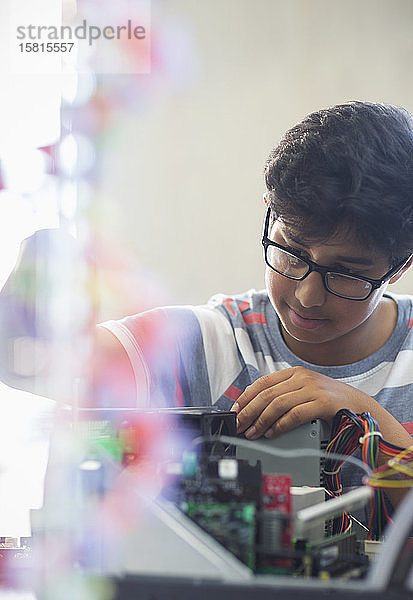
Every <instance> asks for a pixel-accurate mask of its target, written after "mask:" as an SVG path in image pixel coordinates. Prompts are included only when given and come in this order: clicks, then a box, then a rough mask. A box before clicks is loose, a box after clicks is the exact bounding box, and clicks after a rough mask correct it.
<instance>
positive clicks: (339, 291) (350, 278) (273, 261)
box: [262, 208, 410, 300]
mask: <svg viewBox="0 0 413 600" xmlns="http://www.w3.org/2000/svg"><path fill="white" fill-rule="evenodd" d="M270 216H271V208H268V210H267V214H266V217H265V224H264V233H263V236H262V245H263V247H264V256H265V262H266V263H267V265H268V266H269V267H271V269H273V270H274V271H276V272H277V273H279V274H280V275H283V276H284V277H288V279H294V280H295V281H302V280H303V279H305V278H306V277H307V276H308V275H309V274H310V273H312V272H313V271H316V272H317V273H320V275H321V277H322V279H323V284H324V287H325V288H326V290H327V291H329V292H331V294H334V295H335V296H338V297H339V298H345V299H347V300H367V298H368V297H369V296H370V294H372V292H373V291H374V290H376V289H377V288H379V287H381V286H382V285H383V283H385V282H386V281H388V280H389V279H390V278H391V277H392V276H393V275H395V274H396V273H397V272H398V271H400V269H401V268H402V267H403V266H404V265H405V264H406V263H407V261H408V260H409V258H410V256H409V257H407V258H405V259H403V261H402V262H400V263H399V264H397V265H396V266H395V267H392V268H391V269H390V270H389V271H387V273H386V274H385V275H383V277H382V278H381V279H369V278H368V277H359V276H357V277H356V276H354V275H349V274H348V273H344V272H341V271H340V270H336V271H330V269H329V268H328V267H322V266H321V265H318V264H317V263H315V262H313V261H312V260H310V259H308V258H302V257H301V256H300V255H299V254H298V253H297V254H296V253H295V252H292V251H291V250H286V248H284V247H283V246H280V244H277V243H275V242H273V241H272V240H270V239H269V238H268V229H269V225H270Z"/></svg>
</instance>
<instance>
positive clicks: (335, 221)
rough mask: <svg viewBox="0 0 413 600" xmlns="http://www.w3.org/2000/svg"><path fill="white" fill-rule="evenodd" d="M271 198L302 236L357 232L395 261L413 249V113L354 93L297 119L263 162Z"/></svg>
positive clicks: (313, 237) (315, 237)
mask: <svg viewBox="0 0 413 600" xmlns="http://www.w3.org/2000/svg"><path fill="white" fill-rule="evenodd" d="M265 181H266V185H267V189H268V192H267V193H266V196H267V200H268V201H269V203H270V206H271V208H272V210H273V211H274V212H275V213H276V215H277V216H278V217H279V218H280V219H281V220H282V221H283V222H284V223H285V224H286V225H287V226H291V227H292V228H293V229H294V233H295V235H298V236H299V237H300V239H301V240H302V241H303V242H304V241H309V240H319V241H321V240H326V239H328V238H330V237H331V236H333V235H334V234H336V233H337V232H338V231H340V232H343V231H344V232H347V233H350V232H351V233H352V234H355V235H356V238H357V239H358V240H359V241H360V242H361V243H362V244H363V246H365V247H368V248H371V249H375V250H378V251H380V252H382V253H384V254H385V255H386V256H388V257H389V259H390V264H395V263H396V262H397V261H399V260H401V259H402V258H404V257H407V256H408V255H409V254H411V253H412V252H413V118H412V115H411V114H410V113H409V112H408V111H407V110H406V109H404V108H399V107H396V106H392V105H389V104H376V103H372V102H359V101H353V102H348V103H345V104H339V105H336V106H333V107H331V108H326V109H323V110H320V111H317V112H314V113H312V114H310V115H309V116H307V117H306V118H305V119H304V120H303V121H301V122H300V123H298V124H297V125H295V126H294V127H292V129H290V130H289V131H287V133H286V134H285V136H284V137H283V138H282V140H281V141H280V143H279V144H278V145H277V146H276V148H274V150H273V151H272V152H271V154H270V156H269V158H268V160H267V162H266V165H265Z"/></svg>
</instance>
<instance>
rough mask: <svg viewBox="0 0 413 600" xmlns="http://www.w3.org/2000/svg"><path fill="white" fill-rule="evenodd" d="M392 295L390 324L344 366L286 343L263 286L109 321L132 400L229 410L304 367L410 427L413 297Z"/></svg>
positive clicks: (139, 403) (412, 421) (412, 408)
mask: <svg viewBox="0 0 413 600" xmlns="http://www.w3.org/2000/svg"><path fill="white" fill-rule="evenodd" d="M387 295H388V296H390V297H391V298H393V299H394V300H395V301H396V302H397V306H398V318H397V323H396V327H395V329H394V331H393V333H392V335H391V336H390V338H389V339H388V340H387V342H386V343H385V344H384V345H383V346H382V347H381V348H380V349H379V350H378V351H377V352H375V353H374V354H372V355H371V356H368V357H367V358H365V359H363V360H361V361H358V362H356V363H353V364H350V365H341V366H336V367H335V366H319V365H313V364H310V363H307V362H305V361H303V360H301V359H300V358H298V357H297V356H295V355H294V354H293V353H292V352H291V351H290V350H289V349H288V347H287V346H286V344H285V342H284V340H283V337H282V335H281V332H280V322H279V319H278V316H277V313H276V312H275V310H274V308H273V306H272V304H271V302H270V300H269V298H268V295H267V292H266V291H259V292H257V291H255V290H250V291H248V292H246V293H244V294H239V295H234V296H225V295H216V296H214V297H213V298H211V300H210V301H209V302H208V304H207V305H204V306H175V307H165V308H158V309H154V310H150V311H147V312H144V313H141V314H138V315H134V316H129V317H126V318H124V319H122V320H120V321H107V322H105V323H103V324H102V325H101V326H103V327H106V328H107V329H109V330H110V331H111V332H112V333H113V334H114V335H115V336H116V337H117V338H118V339H119V341H120V342H121V344H122V345H123V346H124V348H125V350H126V352H127V354H128V356H129V359H130V362H131V365H132V367H133V371H134V374H135V380H136V406H137V407H145V406H148V407H149V406H151V407H161V406H211V405H214V406H216V407H220V408H224V409H229V408H230V407H231V406H232V404H233V403H234V401H235V400H236V399H237V398H238V396H239V395H240V394H241V392H242V391H243V390H244V389H245V387H246V386H247V385H249V384H251V383H252V382H254V381H255V380H256V379H257V378H259V377H261V376H262V375H265V374H268V373H271V372H274V371H279V370H280V369H286V368H288V367H292V366H300V365H301V366H304V367H307V368H309V369H312V370H313V371H316V372H318V373H322V374H324V375H327V376H329V377H332V378H334V379H337V380H340V381H343V382H344V383H347V384H350V385H352V386H354V387H355V388H357V389H359V390H362V391H364V392H366V393H367V394H369V395H370V396H372V397H373V398H374V399H375V400H376V401H377V402H379V403H380V404H381V405H382V406H383V407H384V408H385V409H386V410H388V411H389V412H390V413H391V414H392V415H393V416H394V417H395V418H396V419H397V420H398V421H399V422H400V423H402V424H403V425H404V426H405V428H406V429H407V430H408V431H409V432H410V433H413V332H412V325H413V297H411V296H401V295H395V294H387Z"/></svg>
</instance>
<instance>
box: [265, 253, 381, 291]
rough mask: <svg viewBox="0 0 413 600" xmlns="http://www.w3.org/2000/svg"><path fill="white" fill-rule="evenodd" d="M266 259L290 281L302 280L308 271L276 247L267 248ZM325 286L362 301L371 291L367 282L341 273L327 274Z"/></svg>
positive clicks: (307, 266) (300, 262)
mask: <svg viewBox="0 0 413 600" xmlns="http://www.w3.org/2000/svg"><path fill="white" fill-rule="evenodd" d="M266 259H267V263H268V264H269V265H270V266H271V267H272V268H273V269H274V270H275V271H277V272H278V273H280V274H281V275H285V276H286V277H290V278H291V279H297V280H299V279H303V278H304V277H305V276H306V274H307V273H308V272H309V271H310V266H309V265H308V264H307V263H306V262H305V261H304V260H301V259H300V258H298V257H296V256H294V255H293V254H290V253H289V252H287V251H286V250H283V249H282V248H278V247H276V246H267V250H266ZM325 284H326V286H327V289H329V290H330V291H331V292H333V293H335V294H338V295H339V296H344V297H346V298H349V299H357V300H359V299H364V298H366V297H367V296H368V295H369V293H370V291H371V284H370V283H369V282H368V281H364V280H363V279H358V278H357V277H353V276H351V275H343V274H341V273H334V272H331V273H330V272H329V273H327V274H326V276H325Z"/></svg>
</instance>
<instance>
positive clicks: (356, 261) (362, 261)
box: [336, 256, 373, 267]
mask: <svg viewBox="0 0 413 600" xmlns="http://www.w3.org/2000/svg"><path fill="white" fill-rule="evenodd" d="M336 259H337V260H338V261H340V262H347V263H351V264H353V265H364V266H366V267H371V265H372V264H373V261H372V260H371V259H370V258H367V257H366V256H336Z"/></svg>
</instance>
